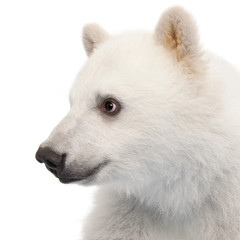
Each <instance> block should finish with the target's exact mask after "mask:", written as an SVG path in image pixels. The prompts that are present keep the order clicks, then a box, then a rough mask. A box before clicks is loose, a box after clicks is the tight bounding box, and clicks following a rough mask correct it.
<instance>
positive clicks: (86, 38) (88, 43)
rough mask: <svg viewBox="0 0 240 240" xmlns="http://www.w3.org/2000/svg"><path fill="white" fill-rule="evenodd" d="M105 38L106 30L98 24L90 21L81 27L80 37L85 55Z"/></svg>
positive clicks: (106, 35)
mask: <svg viewBox="0 0 240 240" xmlns="http://www.w3.org/2000/svg"><path fill="white" fill-rule="evenodd" d="M107 38H108V34H107V32H106V31H105V30H104V29H103V28H102V27H100V26H99V25H98V24H95V23H92V24H88V25H86V26H85V27H84V28H83V32H82V39H83V46H84V48H85V50H86V53H87V55H88V56H90V55H91V54H92V52H93V51H94V49H95V48H96V47H97V46H98V45H99V44H100V43H101V42H103V41H104V40H105V39H107Z"/></svg>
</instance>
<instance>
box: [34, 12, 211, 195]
mask: <svg viewBox="0 0 240 240" xmlns="http://www.w3.org/2000/svg"><path fill="white" fill-rule="evenodd" d="M83 44H84V47H85V50H86V53H87V55H88V56H89V58H88V60H87V62H86V64H85V65H84V66H83V68H82V70H81V72H80V73H79V75H78V77H77V79H76V81H75V83H74V84H73V87H72V89H71V92H70V104H71V108H70V111H69V113H68V114H67V115H66V116H65V117H64V118H63V120H62V121H61V122H60V123H59V124H58V125H57V126H56V128H55V129H54V130H53V131H52V133H51V134H50V136H49V137H48V139H47V140H46V141H44V142H43V143H42V144H41V145H40V148H39V150H38V152H37V154H36V158H37V160H38V161H39V162H43V163H44V164H45V165H46V167H47V168H48V170H50V171H51V172H52V173H53V174H54V175H55V176H56V177H58V178H59V180H60V181H61V182H63V183H69V182H77V183H82V184H111V183H114V184H115V186H119V188H125V189H131V188H134V189H135V191H137V190H136V189H140V188H141V189H142V188H145V189H147V187H148V186H149V185H150V184H151V185H152V184H156V183H157V184H159V185H161V184H169V183H174V182H175V181H177V179H178V178H182V174H184V171H187V169H190V168H191V166H192V165H193V164H195V162H194V161H195V157H193V154H195V155H197V154H200V153H198V152H199V150H198V152H196V151H195V150H196V149H195V148H194V146H195V145H196V144H198V143H199V141H200V140H199V138H198V137H199V132H200V131H201V124H202V120H203V118H207V117H208V115H210V114H211V112H207V111H208V110H207V109H205V106H204V107H203V103H205V98H204V97H203V94H202V93H203V89H204V87H205V81H204V74H205V67H204V61H203V60H202V51H201V48H200V47H199V41H198V34H197V29H196V26H195V22H194V21H193V19H192V18H191V16H190V15H189V14H188V13H187V12H186V11H185V10H183V9H182V8H180V7H173V8H170V9H168V10H167V11H165V12H164V13H163V15H162V16H161V18H160V20H159V22H158V23H157V25H156V28H155V31H154V33H153V34H151V33H145V32H131V33H125V34H122V35H118V36H110V35H109V34H108V33H107V32H105V30H103V29H102V28H101V27H100V26H98V25H97V24H89V25H87V26H86V27H85V28H84V30H83ZM203 112H204V114H205V115H203ZM204 120H205V119H204ZM196 125H197V126H198V127H197V128H198V129H199V131H198V130H196ZM201 134H202V133H201ZM197 136H198V137H197ZM201 136H202V135H201ZM186 159H188V160H186ZM183 166H184V168H183ZM196 171H197V170H196ZM196 171H195V172H194V171H193V173H192V174H194V173H196ZM160 183H161V184H160ZM129 191H130V190H129Z"/></svg>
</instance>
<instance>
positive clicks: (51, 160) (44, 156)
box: [36, 147, 65, 169]
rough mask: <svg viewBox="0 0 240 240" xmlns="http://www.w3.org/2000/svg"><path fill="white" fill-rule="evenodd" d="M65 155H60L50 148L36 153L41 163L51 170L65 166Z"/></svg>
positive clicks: (40, 149) (41, 149)
mask: <svg viewBox="0 0 240 240" xmlns="http://www.w3.org/2000/svg"><path fill="white" fill-rule="evenodd" d="M64 158H65V154H58V153H56V152H55V151H54V150H52V149H51V148H49V147H44V148H41V147H40V148H39V149H38V151H37V153H36V159H37V160H38V161H39V162H40V163H45V164H46V166H47V167H49V168H50V169H57V168H58V167H59V166H61V165H62V164H63V161H64Z"/></svg>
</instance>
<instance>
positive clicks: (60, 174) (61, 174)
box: [45, 160, 110, 184]
mask: <svg viewBox="0 0 240 240" xmlns="http://www.w3.org/2000/svg"><path fill="white" fill-rule="evenodd" d="M109 162H110V161H109V160H105V161H103V162H102V163H100V164H98V165H97V166H96V167H94V168H91V169H88V170H85V172H82V173H79V174H77V173H74V172H72V171H69V170H68V171H67V173H66V171H60V170H59V169H58V170H57V169H52V168H50V167H48V166H46V165H45V166H46V168H47V169H48V170H49V171H50V172H51V173H52V174H53V175H54V176H55V177H57V178H58V179H59V181H60V182H61V183H65V184H66V183H73V182H79V181H82V180H84V179H87V178H89V177H93V176H95V175H96V174H97V173H99V171H100V170H102V168H103V167H105V166H106V165H107V164H108V163H109Z"/></svg>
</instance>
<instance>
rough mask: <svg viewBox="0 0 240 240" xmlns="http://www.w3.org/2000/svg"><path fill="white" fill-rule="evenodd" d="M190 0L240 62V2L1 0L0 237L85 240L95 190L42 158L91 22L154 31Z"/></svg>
mask: <svg viewBox="0 0 240 240" xmlns="http://www.w3.org/2000/svg"><path fill="white" fill-rule="evenodd" d="M176 4H177V5H182V6H183V7H185V8H186V9H188V10H189V11H190V12H192V14H193V15H194V16H195V18H196V20H197V22H198V25H199V28H200V35H201V41H202V43H203V46H204V48H208V49H211V50H212V51H215V52H217V53H219V55H222V56H224V57H225V58H226V59H228V60H229V61H231V62H232V63H234V64H235V65H237V66H238V67H240V61H239V55H240V47H239V43H240V28H239V23H240V14H239V9H240V6H238V1H234V0H228V1H213V0H212V1H209V0H208V1H203V0H202V1H193V0H182V1H172V0H161V1H160V0H158V1H153V0H145V1H140V0H132V1H130V0H128V1H124V0H119V1H113V0H112V1H111V0H101V1H98V0H88V1H80V0H79V1H77V0H75V1H73V0H68V1H62V0H41V1H40V0H39V1H36V0H35V1H34V0H31V1H30V0H29V1H26V0H21V1H17V0H16V1H11V0H8V1H7V0H5V1H4V0H1V1H0V91H1V92H0V93H1V94H0V98H1V99H0V104H1V110H0V113H1V118H0V119H1V124H0V133H1V135H0V136H1V138H0V140H1V165H0V168H1V171H0V184H1V189H0V193H1V196H0V201H1V205H0V221H1V224H0V228H1V230H0V239H4V240H9V239H11V240H15V239H24V240H30V239H31V240H32V239H34V240H43V239H44V240H53V239H58V240H66V239H67V240H76V239H81V238H80V237H79V236H80V235H81V225H82V220H83V218H84V216H85V215H86V214H87V213H88V212H89V210H90V209H91V206H92V195H93V192H94V188H85V187H81V186H76V185H63V184H60V183H59V181H58V180H57V179H56V178H55V177H53V176H52V175H51V174H50V173H49V172H48V171H46V169H45V168H44V166H43V165H40V164H38V163H37V162H36V161H35V159H34V155H35V152H36V150H37V148H38V145H39V144H40V143H41V142H42V141H43V140H44V139H45V138H46V137H47V136H48V134H49V133H50V131H51V129H52V128H53V127H54V126H55V125H56V124H57V123H58V121H59V120H60V119H61V118H62V117H63V116H64V114H65V113H67V111H68V108H69V104H68V91H69V88H70V86H71V84H72V82H73V80H74V78H75V76H76V74H77V73H78V71H79V69H80V67H81V65H82V64H83V63H84V62H85V61H86V59H87V58H86V55H85V52H84V50H83V47H82V44H81V29H82V27H83V25H84V24H85V23H88V22H98V23H100V24H101V25H102V26H103V27H104V28H105V29H107V30H108V31H109V32H110V33H112V34H114V33H119V32H121V31H123V30H131V29H148V30H153V29H154V27H155V24H156V22H157V20H158V18H159V16H160V14H161V12H162V11H163V10H164V9H166V8H167V7H169V6H172V5H176Z"/></svg>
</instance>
